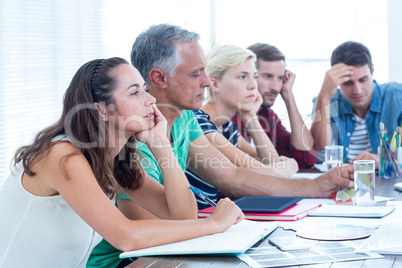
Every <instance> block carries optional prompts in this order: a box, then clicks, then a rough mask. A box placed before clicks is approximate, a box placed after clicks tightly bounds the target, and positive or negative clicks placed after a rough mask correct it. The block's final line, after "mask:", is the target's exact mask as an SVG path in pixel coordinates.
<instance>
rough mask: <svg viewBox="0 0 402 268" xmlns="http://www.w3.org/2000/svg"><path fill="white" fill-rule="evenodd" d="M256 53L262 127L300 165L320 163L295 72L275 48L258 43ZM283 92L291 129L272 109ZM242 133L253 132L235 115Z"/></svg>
mask: <svg viewBox="0 0 402 268" xmlns="http://www.w3.org/2000/svg"><path fill="white" fill-rule="evenodd" d="M248 49H250V50H251V51H253V52H254V53H255V54H256V55H257V71H258V78H257V84H258V90H259V91H260V93H261V95H262V97H263V104H262V106H261V108H260V110H259V112H258V117H259V120H260V123H261V126H262V127H263V129H264V130H265V132H266V133H267V135H268V137H269V138H270V139H271V141H272V143H273V144H274V145H275V148H276V150H277V152H278V154H279V155H284V156H287V157H291V158H294V159H295V160H296V161H297V163H298V164H299V168H309V167H311V166H313V165H314V164H315V163H316V162H317V153H316V151H315V142H314V139H313V137H312V135H311V133H310V131H309V130H308V128H307V127H306V125H305V124H304V122H303V119H302V117H301V115H300V113H299V111H298V109H297V106H296V101H295V98H294V95H293V92H292V86H293V83H294V81H295V77H296V76H295V74H294V73H292V72H290V71H289V70H286V69H285V56H284V55H283V54H282V52H281V51H279V50H278V49H277V48H276V47H274V46H271V45H268V44H261V43H257V44H254V45H251V46H249V47H248ZM278 94H281V96H282V98H283V100H284V102H285V104H286V108H287V111H288V115H289V120H290V126H291V129H292V132H291V133H290V132H288V131H287V130H286V128H285V127H284V126H283V125H282V122H281V120H280V119H279V118H278V115H277V114H276V113H275V112H274V111H273V110H272V109H271V106H272V105H273V104H274V102H275V99H276V97H277V96H278ZM232 121H233V122H234V123H235V124H236V126H237V128H238V131H239V132H240V134H241V135H242V136H243V137H244V138H245V139H246V140H248V141H250V135H249V133H248V131H247V129H246V128H245V126H244V124H243V122H241V120H240V117H239V116H238V115H237V114H236V115H235V117H233V118H232Z"/></svg>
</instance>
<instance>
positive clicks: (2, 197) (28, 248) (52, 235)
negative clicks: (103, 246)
mask: <svg viewBox="0 0 402 268" xmlns="http://www.w3.org/2000/svg"><path fill="white" fill-rule="evenodd" d="M22 174H23V168H22V164H21V163H19V164H17V166H16V168H14V169H13V171H12V173H11V174H10V176H9V177H8V179H7V180H6V182H5V184H4V186H3V188H2V189H1V190H0V267H4V268H6V267H7V268H8V267H40V268H44V267H51V268H54V267H58V268H59V267H68V268H71V267H85V265H86V261H87V259H88V256H89V254H90V253H91V250H92V248H93V247H94V245H93V240H94V236H95V232H94V231H93V230H92V228H91V227H90V226H89V225H88V224H87V223H85V222H84V221H83V220H82V219H81V218H80V217H79V216H78V214H77V213H75V211H74V210H73V209H72V208H71V207H70V206H69V205H68V204H67V202H66V201H65V200H64V199H63V197H61V196H60V195H56V196H36V195H33V194H31V193H29V192H28V191H27V190H25V188H24V187H23V185H22V183H21V178H22Z"/></svg>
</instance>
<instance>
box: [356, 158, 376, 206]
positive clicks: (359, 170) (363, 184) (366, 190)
mask: <svg viewBox="0 0 402 268" xmlns="http://www.w3.org/2000/svg"><path fill="white" fill-rule="evenodd" d="M353 168H354V177H355V196H354V199H355V200H354V203H355V204H356V205H374V204H375V198H374V190H375V161H374V160H356V161H353Z"/></svg>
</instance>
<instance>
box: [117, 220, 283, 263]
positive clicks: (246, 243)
mask: <svg viewBox="0 0 402 268" xmlns="http://www.w3.org/2000/svg"><path fill="white" fill-rule="evenodd" d="M277 227H278V224H277V223H274V222H256V221H248V220H242V221H241V222H239V223H238V224H236V225H233V226H231V227H230V228H229V229H228V230H226V231H225V232H223V233H217V234H212V235H206V236H201V237H197V238H193V239H189V240H185V241H180V242H175V243H170V244H166V245H161V246H155V247H150V248H144V249H138V250H133V251H127V252H123V253H121V254H120V258H128V257H140V256H153V255H177V254H180V255H181V254H238V253H243V252H245V251H246V250H247V249H249V248H250V247H251V246H252V245H254V244H255V243H256V242H258V241H259V240H260V239H262V238H264V237H265V236H267V235H268V234H269V233H271V232H272V231H274V230H275V229H276V228H277Z"/></svg>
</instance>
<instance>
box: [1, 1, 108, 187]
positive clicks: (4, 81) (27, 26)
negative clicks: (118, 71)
mask: <svg viewBox="0 0 402 268" xmlns="http://www.w3.org/2000/svg"><path fill="white" fill-rule="evenodd" d="M101 10H102V1H91V0H69V1H52V0H41V1H29V0H10V1H7V0H0V59H1V64H0V111H1V113H0V188H1V186H2V184H3V181H4V180H5V179H6V178H7V176H8V174H9V173H10V163H11V159H12V157H13V155H14V153H15V150H16V149H17V148H18V147H20V146H22V145H25V144H28V143H30V142H32V139H33V137H34V135H35V134H36V133H37V132H38V131H39V130H41V129H43V128H45V127H47V126H48V125H50V124H51V123H53V122H55V121H56V120H57V119H58V117H59V116H60V113H61V107H62V96H63V93H64V91H65V90H66V89H67V87H68V84H69V82H70V80H71V78H72V77H73V75H74V73H75V71H76V70H78V68H79V67H80V66H81V65H82V64H83V63H84V62H86V61H88V60H90V59H94V58H99V57H102V54H103V53H102V51H103V47H102V46H101V43H102V42H101V36H100V33H101V27H102V20H101V17H100V13H101Z"/></svg>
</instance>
